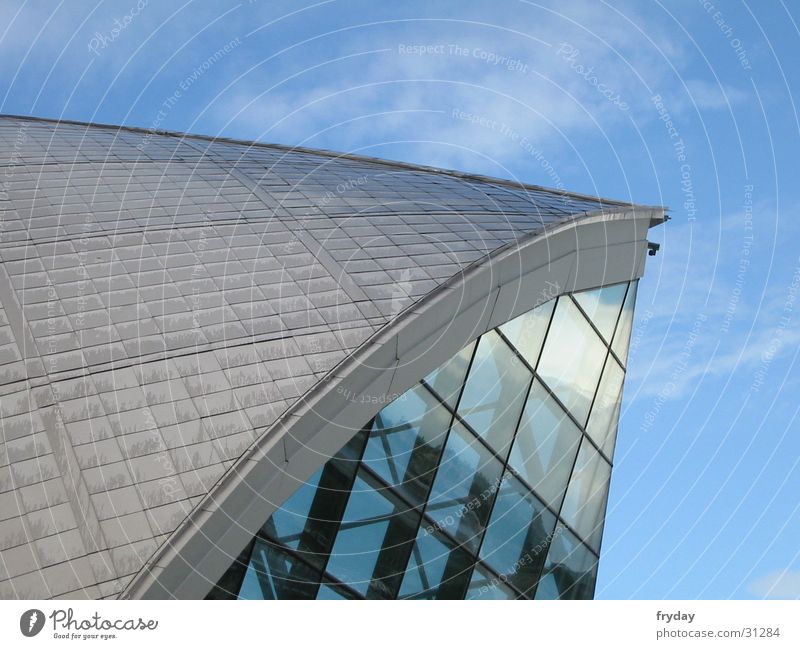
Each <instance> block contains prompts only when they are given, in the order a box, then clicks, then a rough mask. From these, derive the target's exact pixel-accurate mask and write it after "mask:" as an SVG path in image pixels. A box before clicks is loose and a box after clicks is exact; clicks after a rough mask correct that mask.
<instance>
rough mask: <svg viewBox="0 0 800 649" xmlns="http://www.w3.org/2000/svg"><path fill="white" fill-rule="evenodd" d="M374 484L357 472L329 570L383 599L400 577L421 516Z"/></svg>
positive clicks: (392, 594) (363, 591)
mask: <svg viewBox="0 0 800 649" xmlns="http://www.w3.org/2000/svg"><path fill="white" fill-rule="evenodd" d="M368 480H369V481H368ZM375 487H376V485H373V484H371V479H370V478H369V477H368V476H366V475H365V474H363V473H361V472H360V473H359V476H358V477H357V478H356V482H355V485H354V486H353V492H352V494H351V495H350V500H349V501H348V503H347V510H346V511H345V514H344V517H343V519H342V524H341V527H340V528H339V533H338V534H337V535H336V542H335V543H334V546H333V550H332V551H331V557H330V559H329V560H328V569H327V571H328V573H330V574H331V575H332V576H333V577H335V578H336V579H338V580H339V581H341V582H342V583H345V584H347V585H349V586H350V587H351V588H353V589H354V590H355V591H356V592H358V593H360V594H361V595H365V596H368V597H370V598H387V597H394V596H395V592H396V587H397V586H399V582H400V580H401V579H402V574H403V571H404V569H405V566H406V563H407V561H408V555H409V552H410V550H411V544H412V543H413V541H414V534H415V533H416V529H417V523H418V520H419V515H418V514H417V513H416V512H413V511H408V510H407V508H405V507H403V506H402V504H401V503H400V502H399V501H398V502H395V501H394V499H392V498H391V495H390V492H388V491H383V492H378V491H377V490H376V488H375Z"/></svg>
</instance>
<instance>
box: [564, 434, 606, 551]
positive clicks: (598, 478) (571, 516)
mask: <svg viewBox="0 0 800 649" xmlns="http://www.w3.org/2000/svg"><path fill="white" fill-rule="evenodd" d="M610 479H611V466H610V465H609V464H608V462H606V461H605V460H604V459H603V457H602V456H601V455H600V453H598V452H597V449H595V448H594V446H592V444H591V443H590V442H589V440H587V439H586V438H584V440H583V442H581V448H580V450H579V451H578V459H577V460H576V461H575V468H574V470H573V471H572V478H571V479H570V481H569V487H568V488H567V495H566V496H565V497H564V505H563V506H562V508H561V518H563V519H564V521H565V522H566V523H567V524H568V525H570V526H571V527H572V529H574V530H575V532H577V534H578V536H580V537H581V538H582V539H583V540H584V541H586V543H587V544H588V545H589V547H591V548H592V549H593V550H595V552H596V551H598V550H599V549H600V539H601V537H602V535H603V517H604V515H605V508H606V498H607V496H608V483H609V480H610Z"/></svg>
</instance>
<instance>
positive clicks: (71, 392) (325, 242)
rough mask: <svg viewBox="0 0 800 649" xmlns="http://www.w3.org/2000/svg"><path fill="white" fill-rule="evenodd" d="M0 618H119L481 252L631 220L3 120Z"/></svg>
mask: <svg viewBox="0 0 800 649" xmlns="http://www.w3.org/2000/svg"><path fill="white" fill-rule="evenodd" d="M0 167H2V169H3V171H2V177H1V178H0V217H2V228H1V229H0V261H1V262H2V265H0V597H2V598H11V597H17V598H46V597H112V596H116V595H117V594H118V593H120V592H121V591H122V589H123V588H124V587H125V585H126V584H127V582H128V581H129V580H130V579H131V577H132V576H133V575H134V574H135V573H136V572H137V571H138V570H139V569H140V568H141V567H142V566H143V565H144V564H145V562H146V561H147V560H148V559H149V558H150V557H151V556H152V555H153V554H154V553H155V552H156V550H157V549H158V547H159V546H160V545H161V544H163V542H164V540H165V539H166V538H168V537H169V535H170V534H171V533H172V532H173V531H174V530H175V529H176V528H177V527H178V526H179V524H180V523H181V522H182V521H183V520H184V519H185V518H186V516H187V515H188V514H189V513H190V512H191V511H192V509H193V508H194V507H195V506H196V505H197V504H198V503H199V502H200V500H201V499H202V498H203V496H204V495H205V494H207V493H208V491H209V489H210V488H211V486H212V485H213V484H214V483H215V482H217V481H218V480H219V479H220V478H221V477H222V476H223V474H224V473H225V472H226V471H227V470H228V469H230V467H231V466H232V465H233V463H234V462H235V461H236V460H237V458H239V457H240V456H242V454H243V453H245V451H247V450H248V448H250V447H251V446H252V444H253V442H254V441H255V440H256V439H257V438H258V437H259V436H260V435H261V434H262V433H263V432H264V431H265V430H267V429H268V428H269V427H270V426H271V425H272V424H274V423H275V422H276V420H278V418H279V417H280V416H281V415H282V413H284V412H285V411H286V410H287V408H289V407H290V406H291V405H292V404H293V403H295V402H296V401H297V399H298V398H299V397H301V396H302V395H303V394H305V393H306V392H307V391H308V390H309V389H310V388H311V387H312V386H314V385H316V384H318V382H319V381H320V380H321V379H322V378H323V377H325V376H326V374H327V373H328V372H329V371H330V370H331V369H332V368H334V367H335V366H336V365H337V364H338V363H339V362H341V361H342V360H343V359H345V358H346V357H348V356H349V355H351V354H352V353H353V352H354V351H355V350H356V349H358V348H359V347H360V346H361V345H362V344H363V343H364V341H366V340H367V339H368V338H369V337H370V336H372V335H373V334H375V332H377V331H379V330H380V329H382V328H383V327H385V326H386V325H387V324H388V323H391V322H392V321H393V320H394V319H395V317H396V316H397V315H398V314H399V313H400V312H401V311H403V310H404V309H406V308H407V307H409V306H410V305H411V304H414V303H416V302H418V301H419V300H420V299H422V298H423V297H424V296H426V295H428V294H430V293H431V291H434V290H436V289H437V288H438V287H440V286H441V285H442V283H443V282H445V281H447V280H448V279H450V278H452V277H453V276H456V275H458V274H460V273H462V272H463V271H464V270H465V269H466V268H468V267H469V266H471V265H474V264H475V263H479V262H480V260H482V259H484V258H485V257H486V255H487V253H490V252H492V251H496V250H498V249H500V248H503V247H504V246H508V245H514V243H515V242H516V241H518V240H519V238H520V237H524V236H529V235H531V234H535V233H537V232H544V231H545V229H547V228H548V227H552V226H557V225H559V224H562V223H564V222H565V221H568V220H571V219H575V218H580V216H581V215H582V214H584V213H586V212H588V211H592V212H594V213H597V212H598V211H599V212H603V211H606V210H607V211H609V212H618V211H620V209H622V207H624V205H623V204H620V203H616V202H603V201H599V200H593V199H590V198H586V197H579V196H574V195H569V194H563V193H559V192H549V191H547V190H543V189H541V188H521V187H514V186H513V185H512V184H510V183H507V182H505V181H491V180H489V179H483V178H480V177H471V176H466V175H463V174H450V173H446V172H441V171H438V170H430V169H425V168H417V167H412V166H410V165H401V164H395V163H386V162H382V161H375V160H369V159H359V158H355V157H352V156H337V155H335V154H328V153H324V152H309V151H306V150H296V151H293V150H289V149H286V148H284V147H273V146H263V145H249V144H247V143H235V142H230V141H211V140H209V139H207V138H201V137H191V136H185V137H178V136H176V135H172V134H151V133H146V132H144V131H136V130H132V129H117V128H115V127H100V126H89V125H80V124H63V123H62V124H56V123H53V122H47V121H41V120H28V119H20V118H13V117H2V118H0Z"/></svg>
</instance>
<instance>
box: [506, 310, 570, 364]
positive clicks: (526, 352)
mask: <svg viewBox="0 0 800 649" xmlns="http://www.w3.org/2000/svg"><path fill="white" fill-rule="evenodd" d="M555 305H556V301H555V300H550V301H549V302H547V303H546V304H542V305H541V306H537V307H536V308H535V309H533V310H531V311H528V312H527V313H523V314H522V315H521V316H518V317H516V318H514V319H513V320H510V321H509V322H507V323H506V324H504V325H503V326H502V327H500V331H502V332H503V335H504V336H505V337H506V338H508V340H509V341H510V342H511V344H512V345H514V347H516V348H517V351H518V352H519V353H520V354H522V357H523V358H524V359H525V360H526V361H528V363H530V365H531V367H534V368H535V367H536V361H538V360H539V352H540V351H541V348H542V341H543V340H544V335H545V333H546V332H547V325H548V324H549V323H550V316H551V315H552V313H553V307H554V306H555Z"/></svg>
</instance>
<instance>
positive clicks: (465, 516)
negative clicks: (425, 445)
mask: <svg viewBox="0 0 800 649" xmlns="http://www.w3.org/2000/svg"><path fill="white" fill-rule="evenodd" d="M502 473H503V466H502V464H501V463H500V462H499V461H498V460H497V458H495V457H494V456H493V455H492V454H491V453H490V452H489V450H488V449H487V448H486V447H485V446H484V445H483V444H481V443H480V441H479V440H478V439H477V438H476V437H475V436H474V435H473V434H472V433H470V432H469V431H468V430H467V429H466V428H464V427H463V426H462V425H461V424H459V423H455V424H454V425H453V430H452V431H451V433H450V436H449V437H448V439H447V445H446V446H445V449H444V453H443V455H442V460H441V463H440V465H439V471H438V473H437V474H436V480H435V481H434V483H433V489H432V490H431V496H430V499H429V501H428V508H427V509H426V513H427V514H428V516H429V517H430V518H431V519H433V520H434V521H435V524H436V526H437V528H438V529H440V530H446V531H447V532H449V533H450V534H452V535H453V536H454V537H455V538H456V540H457V541H458V542H459V543H462V542H463V543H464V544H465V547H466V548H467V549H469V550H471V551H475V550H477V547H478V544H479V542H480V535H481V532H482V531H483V528H484V526H485V525H486V519H487V518H488V516H489V509H490V506H491V502H492V500H493V499H494V493H495V492H496V491H497V488H498V485H499V483H500V479H501V476H502Z"/></svg>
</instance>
